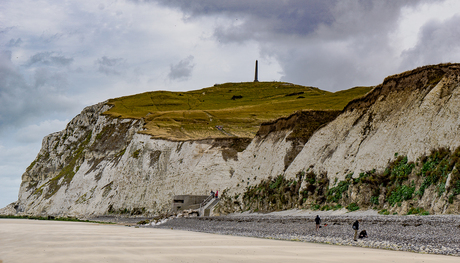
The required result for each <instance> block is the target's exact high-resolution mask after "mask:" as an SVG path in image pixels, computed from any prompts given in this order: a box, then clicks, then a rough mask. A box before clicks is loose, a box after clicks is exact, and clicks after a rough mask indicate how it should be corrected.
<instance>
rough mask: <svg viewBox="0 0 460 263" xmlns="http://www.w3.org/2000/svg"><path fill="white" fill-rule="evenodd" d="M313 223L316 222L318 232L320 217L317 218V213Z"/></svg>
mask: <svg viewBox="0 0 460 263" xmlns="http://www.w3.org/2000/svg"><path fill="white" fill-rule="evenodd" d="M315 223H316V232H318V230H319V225H320V224H321V218H319V215H317V216H316V218H315Z"/></svg>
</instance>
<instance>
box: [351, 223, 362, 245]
mask: <svg viewBox="0 0 460 263" xmlns="http://www.w3.org/2000/svg"><path fill="white" fill-rule="evenodd" d="M359 221H361V220H356V221H355V222H354V223H353V226H352V227H353V230H355V236H354V237H353V240H354V241H358V239H357V237H358V230H359Z"/></svg>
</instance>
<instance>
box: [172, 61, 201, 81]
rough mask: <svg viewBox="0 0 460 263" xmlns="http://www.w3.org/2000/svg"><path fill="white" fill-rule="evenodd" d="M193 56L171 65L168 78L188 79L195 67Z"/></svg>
mask: <svg viewBox="0 0 460 263" xmlns="http://www.w3.org/2000/svg"><path fill="white" fill-rule="evenodd" d="M193 59H194V57H193V56H188V57H186V58H184V59H182V60H181V61H179V62H178V63H177V64H175V65H171V67H170V71H169V74H168V78H169V79H170V80H187V79H188V78H189V77H190V76H191V75H192V70H193V67H195V64H194V63H193Z"/></svg>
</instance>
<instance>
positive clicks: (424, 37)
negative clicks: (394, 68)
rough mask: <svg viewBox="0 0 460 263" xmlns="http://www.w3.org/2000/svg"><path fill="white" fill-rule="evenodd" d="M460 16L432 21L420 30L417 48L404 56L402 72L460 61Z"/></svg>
mask: <svg viewBox="0 0 460 263" xmlns="http://www.w3.org/2000/svg"><path fill="white" fill-rule="evenodd" d="M459 24H460V16H459V15H456V16H454V17H452V18H450V19H448V20H446V21H444V22H440V21H438V20H432V21H430V22H428V23H426V24H425V25H424V26H423V27H422V29H421V30H420V33H419V36H418V42H417V44H416V45H415V47H413V48H411V49H409V50H406V51H404V52H403V54H402V58H403V63H402V64H401V69H402V70H407V69H410V68H415V67H418V66H422V65H427V64H437V63H443V62H456V61H457V62H458V61H459V60H460V28H459V27H458V25H459Z"/></svg>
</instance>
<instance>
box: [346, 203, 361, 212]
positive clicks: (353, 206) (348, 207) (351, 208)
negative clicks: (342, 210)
mask: <svg viewBox="0 0 460 263" xmlns="http://www.w3.org/2000/svg"><path fill="white" fill-rule="evenodd" d="M347 209H348V211H350V212H353V211H356V210H359V206H358V205H357V204H356V203H351V204H349V205H348V206H347Z"/></svg>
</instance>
